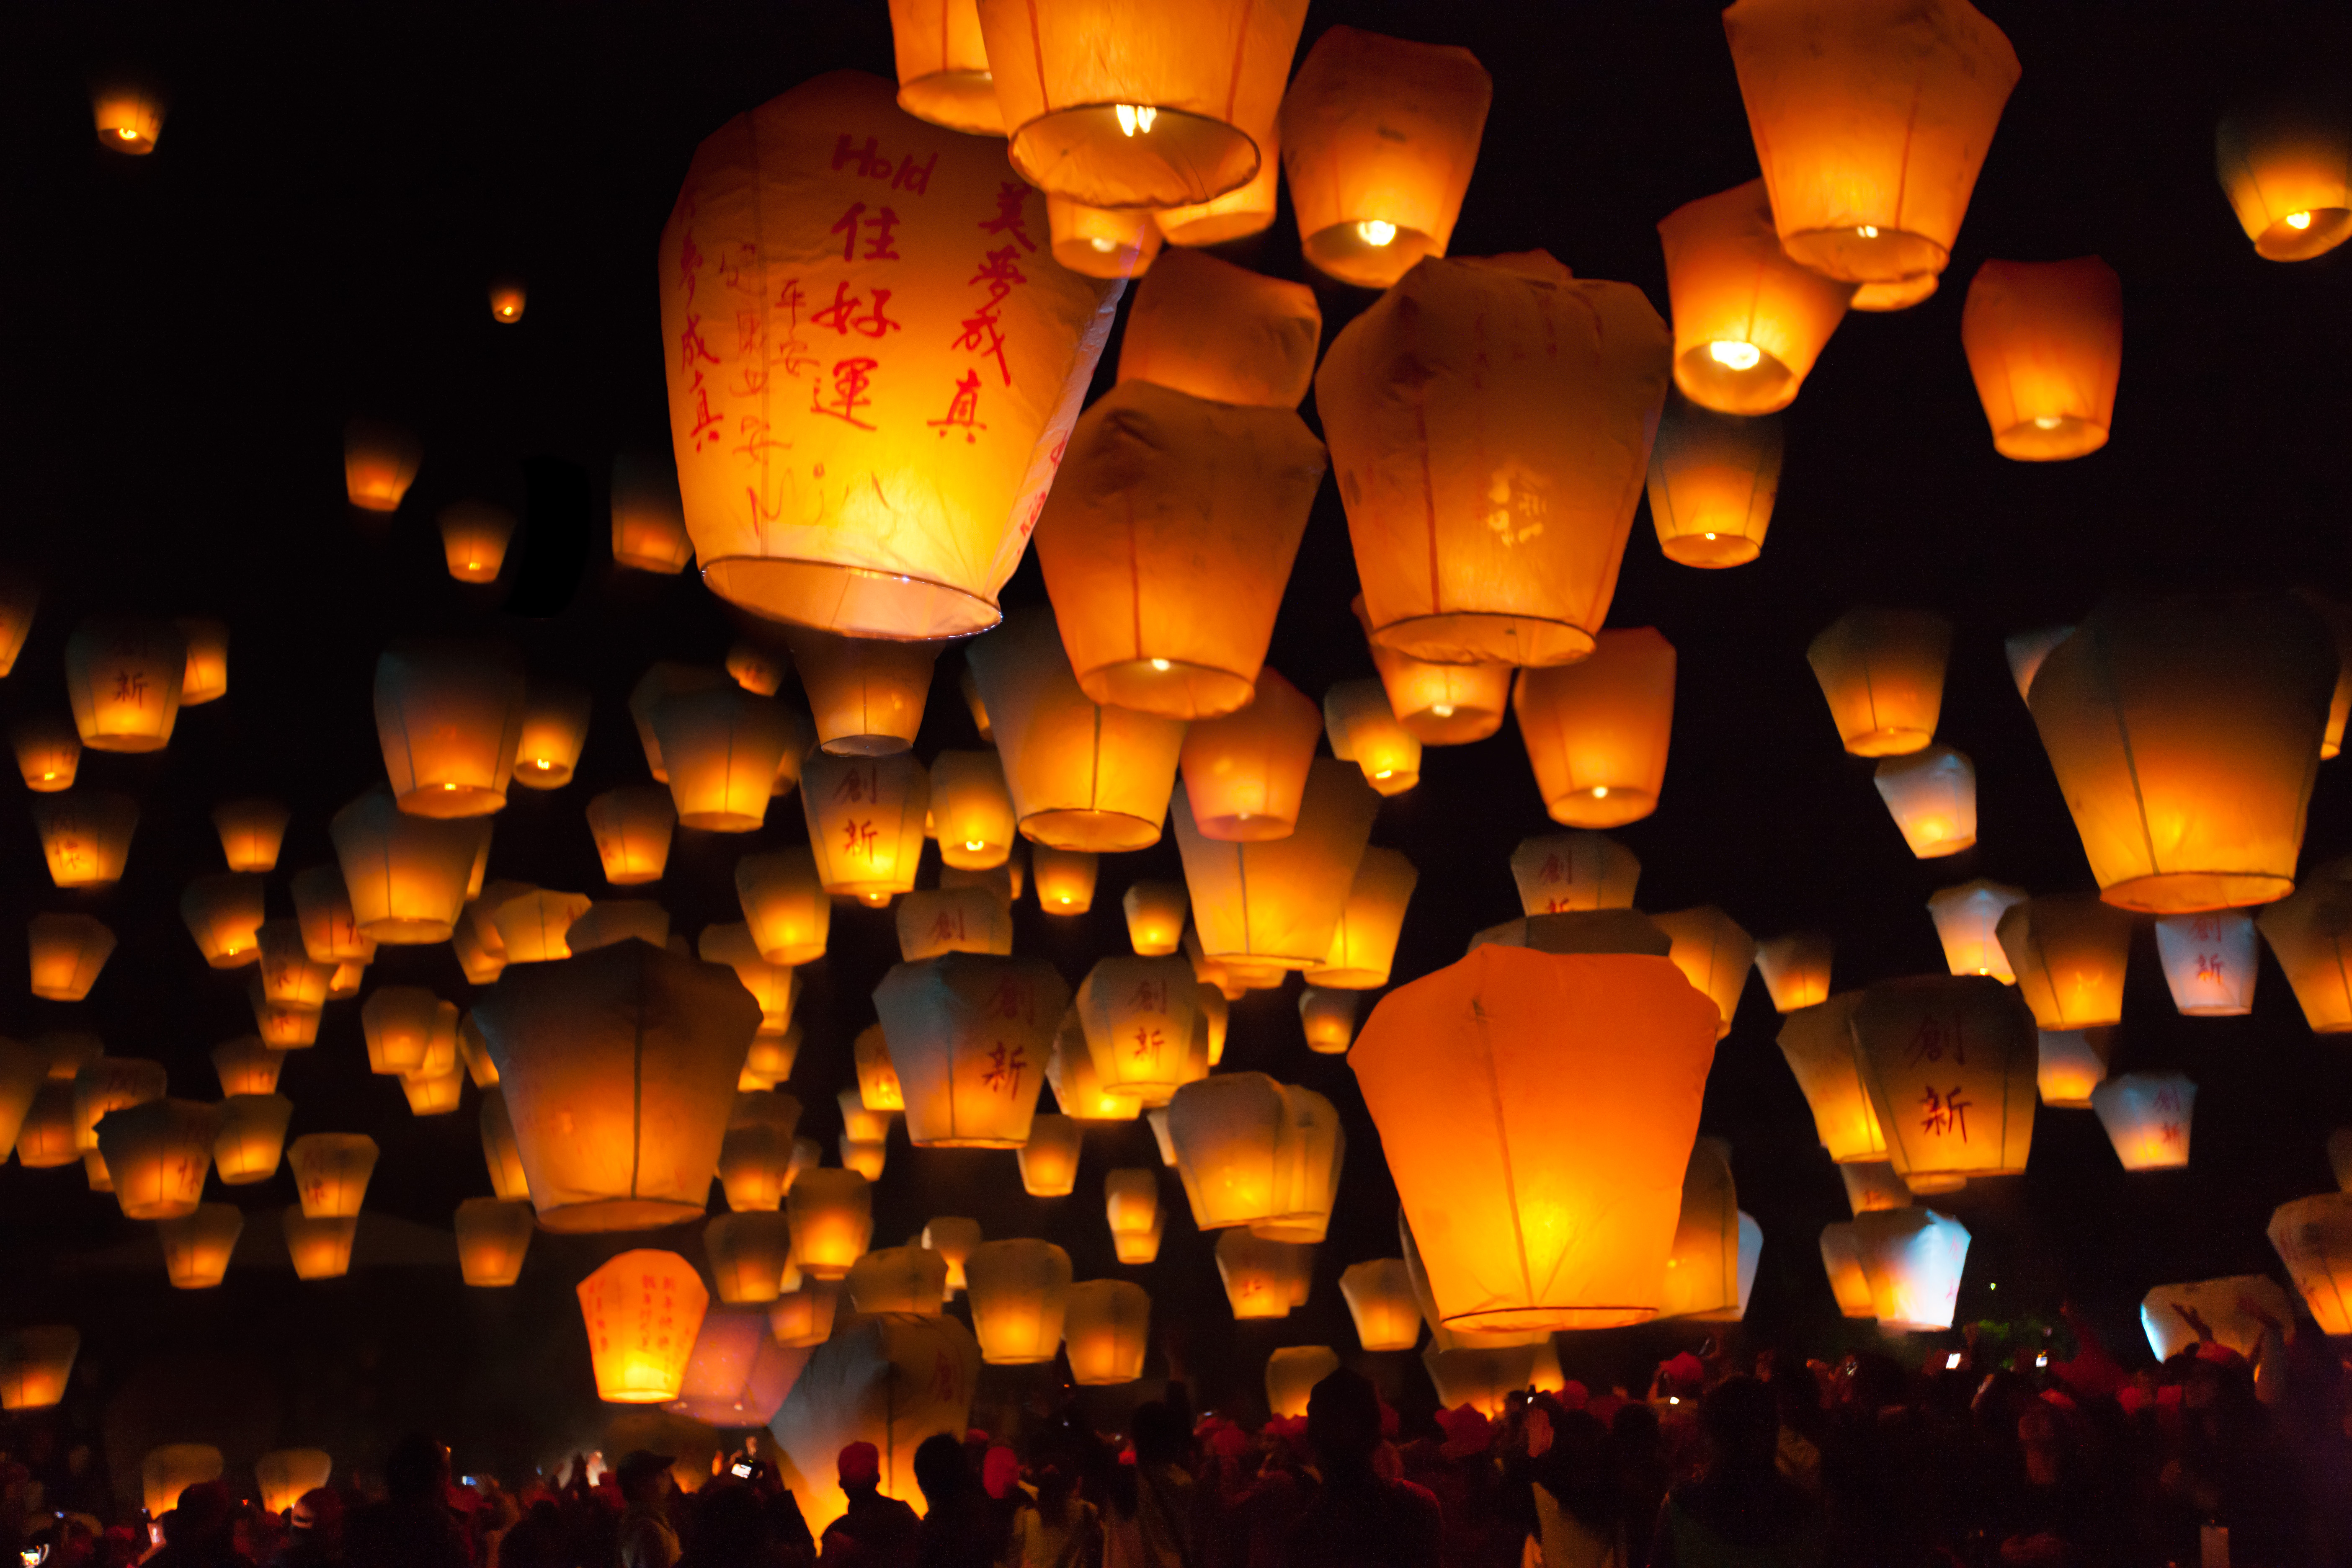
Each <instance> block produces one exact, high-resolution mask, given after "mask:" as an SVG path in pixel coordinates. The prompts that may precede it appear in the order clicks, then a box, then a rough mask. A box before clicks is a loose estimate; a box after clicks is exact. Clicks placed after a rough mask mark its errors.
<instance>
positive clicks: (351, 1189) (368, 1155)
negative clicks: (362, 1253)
mask: <svg viewBox="0 0 2352 1568" xmlns="http://www.w3.org/2000/svg"><path fill="white" fill-rule="evenodd" d="M286 1161H287V1163H289V1165H291V1166H293V1167H294V1191H295V1194H296V1196H298V1197H299V1198H300V1199H301V1203H302V1212H303V1213H304V1214H306V1215H310V1217H311V1218H312V1219H349V1218H351V1217H352V1215H356V1214H358V1213H359V1212H360V1205H361V1203H362V1201H363V1200H365V1198H366V1197H367V1188H368V1180H369V1178H370V1177H372V1176H373V1175H374V1174H375V1162H376V1142H375V1140H374V1139H373V1138H371V1137H369V1136H367V1134H365V1133H363V1132H306V1133H304V1134H303V1135H302V1136H301V1137H299V1138H297V1139H296V1140H294V1142H293V1143H292V1144H291V1145H289V1147H288V1149H287V1151H286Z"/></svg>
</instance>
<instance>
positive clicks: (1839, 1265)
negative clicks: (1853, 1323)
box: [1822, 1220, 1877, 1318]
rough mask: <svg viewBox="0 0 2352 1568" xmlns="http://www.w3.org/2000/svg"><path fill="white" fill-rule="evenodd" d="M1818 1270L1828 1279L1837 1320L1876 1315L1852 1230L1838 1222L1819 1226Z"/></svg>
mask: <svg viewBox="0 0 2352 1568" xmlns="http://www.w3.org/2000/svg"><path fill="white" fill-rule="evenodd" d="M1822 1269H1823V1270H1824V1271H1826V1272H1827V1273H1828V1275H1829V1277H1830V1294H1831V1295H1832V1296H1834V1297H1836V1298H1837V1308H1838V1316H1840V1317H1842V1318H1867V1317H1871V1316H1874V1314H1875V1313H1876V1311H1877V1307H1876V1305H1875V1303H1874V1302H1873V1301H1872V1300H1871V1295H1870V1277H1869V1276H1868V1275H1866V1274H1864V1272H1863V1271H1862V1243H1861V1241H1860V1240H1859V1239H1858V1238H1857V1237H1855V1236H1854V1233H1853V1226H1851V1225H1849V1224H1847V1223H1846V1222H1844V1221H1843V1220H1840V1221H1837V1222H1835V1223H1833V1224H1831V1225H1825V1226H1822Z"/></svg>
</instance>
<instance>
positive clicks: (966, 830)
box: [931, 752, 1014, 871]
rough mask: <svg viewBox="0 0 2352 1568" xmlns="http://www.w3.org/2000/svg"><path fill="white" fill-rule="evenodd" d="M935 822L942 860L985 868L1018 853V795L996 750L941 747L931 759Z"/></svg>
mask: <svg viewBox="0 0 2352 1568" xmlns="http://www.w3.org/2000/svg"><path fill="white" fill-rule="evenodd" d="M931 821H932V824H933V826H934V829H935V831H936V832H937V835H938V837H939V841H940V861H941V863H942V864H945V865H949V866H953V867H956V868H959V869H962V870H972V871H985V870H988V869H989V868H992V867H996V866H1002V865H1003V864H1004V861H1005V858H1007V857H1008V856H1010V855H1011V854H1012V853H1013V837H1014V826H1013V795H1012V794H1011V792H1010V791H1009V790H1007V789H1006V788H1005V784H1004V763H1003V761H1002V760H1001V759H1000V758H999V757H998V756H997V754H996V753H995V752H940V754H939V755H938V756H936V757H934V758H932V759H931Z"/></svg>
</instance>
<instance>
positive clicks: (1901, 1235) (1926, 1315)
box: [1849, 1208, 1969, 1333]
mask: <svg viewBox="0 0 2352 1568" xmlns="http://www.w3.org/2000/svg"><path fill="white" fill-rule="evenodd" d="M1849 1223H1850V1224H1851V1226H1852V1227H1853V1240H1854V1251H1855V1253H1856V1256H1857V1257H1858V1258H1859V1259H1860V1262H1861V1265H1862V1274H1863V1279H1864V1282H1865V1283H1866V1284H1868V1286H1869V1287H1870V1312H1871V1316H1873V1317H1874V1318H1876V1319H1877V1320H1878V1326H1879V1327H1880V1328H1881V1329H1882V1330H1886V1331H1892V1332H1895V1333H1925V1332H1929V1331H1939V1330H1944V1329H1948V1328H1950V1327H1951V1326H1952V1311H1953V1309H1954V1308H1955V1307H1956V1306H1958V1302H1959V1295H1960V1274H1961V1271H1962V1270H1963V1269H1965V1268H1967V1267H1968V1261H1969V1230H1968V1226H1964V1225H1962V1224H1961V1223H1960V1222H1959V1221H1958V1220H1956V1219H1954V1218H1952V1217H1951V1216H1949V1215H1941V1214H1937V1212H1936V1211H1935V1210H1933V1209H1922V1208H1895V1209H1873V1210H1871V1211H1869V1212H1868V1213H1865V1214H1858V1215H1854V1217H1853V1220H1852V1221H1851V1222H1849Z"/></svg>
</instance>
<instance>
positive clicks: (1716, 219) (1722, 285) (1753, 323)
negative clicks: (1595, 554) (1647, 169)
mask: <svg viewBox="0 0 2352 1568" xmlns="http://www.w3.org/2000/svg"><path fill="white" fill-rule="evenodd" d="M1658 239H1659V241H1660V243H1661V244H1662V245H1663V246H1664V248H1665V253H1666V295H1667V298H1668V300H1670V301H1671V302H1672V305H1673V310H1674V318H1675V385H1676V386H1678V387H1680V388H1682V392H1683V395H1684V396H1685V397H1687V398H1689V399H1690V400H1691V402H1692V403H1694V404H1696V405H1698V406H1699V407H1700V408H1703V409H1712V410H1713V411H1715V412H1716V413H1717V414H1733V415H1758V414H1770V413H1773V412H1775V411H1776V410H1779V409H1782V408H1786V407H1788V406H1789V405H1790V404H1791V403H1793V402H1795V401H1796V397H1797V391H1798V389H1799V388H1800V387H1801V386H1803V385H1804V384H1805V377H1806V376H1807V375H1809V374H1811V373H1812V368H1813V362H1814V361H1815V360H1816V359H1818V358H1820V357H1821V352H1822V347H1823V345H1825V344H1826V343H1828V342H1829V341H1830V334H1831V333H1832V332H1834V331H1837V325H1838V322H1839V321H1843V319H1844V317H1845V312H1846V303H1847V301H1848V300H1851V299H1853V287H1854V286H1853V284H1852V283H1850V282H1844V281H1841V280H1839V279H1833V278H1826V277H1823V276H1822V274H1821V273H1819V272H1816V271H1814V270H1812V269H1811V268H1809V267H1805V266H1801V265H1799V264H1798V263H1797V262H1796V261H1793V260H1791V259H1790V257H1789V255H1788V253H1787V252H1785V251H1783V250H1782V249H1781V248H1780V236H1779V235H1777V234H1775V233H1774V232H1773V229H1772V204H1771V201H1770V199H1769V197H1768V196H1767V195H1766V194H1765V189H1764V182H1763V181H1761V180H1750V181H1748V183H1747V184H1744V185H1736V186H1734V187H1733V188H1732V189H1730V190H1727V191H1721V192H1717V194H1716V195H1711V196H1702V197H1700V198H1699V199H1698V200H1697V201H1695V202H1686V203H1685V204H1684V205H1681V206H1679V207H1676V208H1675V210H1674V211H1673V212H1671V213H1669V214H1667V215H1666V216H1665V217H1664V218H1663V219H1661V220H1660V221H1659V224H1658ZM1698 424H1699V427H1700V428H1706V427H1708V426H1710V425H1712V424H1713V422H1711V421H1707V420H1706V418H1705V416H1703V415H1702V416H1699V419H1698ZM1769 428H1770V440H1771V475H1772V479H1774V480H1775V481H1777V480H1778V479H1779V477H1780V427H1779V426H1777V425H1775V426H1770V427H1769ZM1660 439H1661V440H1662V441H1663V440H1664V435H1663V433H1662V434H1661V437H1660ZM1651 487H1652V488H1651V491H1650V506H1651V510H1653V511H1655V510H1657V504H1658V502H1657V493H1658V492H1657V470H1656V469H1655V468H1653V469H1652V470H1651ZM1771 504H1772V503H1771V495H1770V490H1769V487H1768V488H1767V489H1766V492H1765V495H1764V498H1763V505H1764V511H1765V514H1766V515H1765V519H1764V520H1759V521H1758V523H1757V526H1756V530H1755V533H1754V536H1753V538H1752V539H1750V540H1748V541H1746V543H1747V551H1746V553H1744V554H1740V553H1738V552H1736V551H1725V552H1721V554H1719V555H1717V558H1716V559H1712V560H1707V559H1695V560H1690V561H1688V564H1693V565H1706V566H1731V565H1737V564H1738V563H1739V562H1742V561H1749V560H1753V559H1754V558H1755V555H1756V546H1757V545H1759V544H1760V543H1762V542H1763V539H1764V528H1763V521H1766V520H1769V516H1770V512H1771ZM1743 510H1745V509H1743ZM1658 537H1659V540H1660V542H1662V543H1663V542H1664V541H1665V538H1666V530H1665V527H1664V523H1663V521H1662V522H1661V524H1660V526H1659V529H1658ZM1701 542H1703V541H1701ZM1667 554H1668V555H1669V556H1670V557H1671V558H1673V559H1675V560H1678V561H1680V560H1685V557H1684V556H1681V555H1677V554H1675V552H1674V551H1673V550H1672V549H1671V548H1670V549H1669V550H1668V551H1667Z"/></svg>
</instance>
